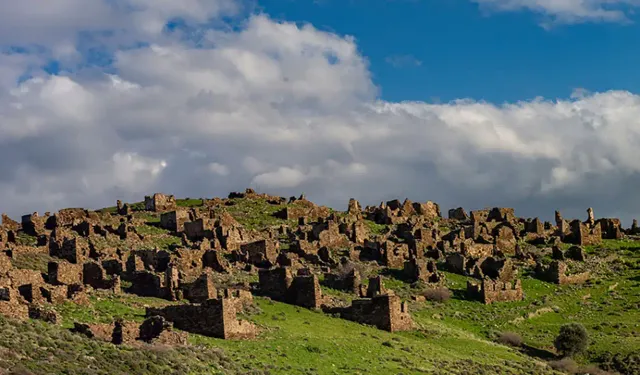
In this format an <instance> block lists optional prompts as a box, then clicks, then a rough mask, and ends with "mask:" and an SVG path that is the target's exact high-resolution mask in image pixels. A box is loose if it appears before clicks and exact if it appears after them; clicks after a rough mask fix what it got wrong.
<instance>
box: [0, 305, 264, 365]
mask: <svg viewBox="0 0 640 375" xmlns="http://www.w3.org/2000/svg"><path fill="white" fill-rule="evenodd" d="M5 371H6V372H5ZM0 373H7V374H43V375H44V374H69V375H75V374H78V375H79V374H100V375H103V374H104V375H106V374H109V375H111V374H122V375H125V374H244V373H247V372H246V371H244V370H243V369H242V368H241V366H240V365H239V364H236V363H234V362H232V361H231V360H230V359H229V358H228V357H227V356H226V355H225V354H224V353H223V352H222V351H221V350H219V349H215V348H194V347H175V348H166V347H154V346H151V345H142V346H141V347H136V348H132V347H129V346H115V345H112V344H109V343H104V342H100V341H98V340H96V339H89V338H86V337H84V336H82V335H79V334H73V333H71V332H70V331H69V330H67V329H63V328H62V327H59V326H55V325H52V324H47V323H43V322H37V321H28V322H24V323H19V322H15V321H9V320H6V319H4V318H3V317H2V316H0ZM260 373H262V372H261V371H256V372H254V374H260Z"/></svg>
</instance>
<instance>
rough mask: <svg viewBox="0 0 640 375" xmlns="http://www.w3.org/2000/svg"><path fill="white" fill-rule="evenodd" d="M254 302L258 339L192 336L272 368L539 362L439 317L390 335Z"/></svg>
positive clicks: (501, 366)
mask: <svg viewBox="0 0 640 375" xmlns="http://www.w3.org/2000/svg"><path fill="white" fill-rule="evenodd" d="M256 303H257V305H258V306H259V307H260V309H261V310H262V313H261V314H258V315H253V316H251V320H253V321H254V322H256V323H257V324H258V325H259V326H260V327H262V329H263V333H262V335H261V336H260V338H259V339H258V340H256V341H248V342H238V341H225V340H219V339H213V338H208V337H203V336H198V335H192V336H191V340H192V342H193V343H196V344H204V345H207V346H215V347H221V348H224V349H225V351H226V352H227V353H229V355H230V357H231V358H232V359H234V360H236V361H243V362H249V363H250V364H251V365H252V366H260V364H269V365H270V366H269V369H270V372H271V373H273V374H305V373H312V374H401V373H404V374H419V373H432V374H444V373H451V374H457V373H463V372H462V369H466V370H471V371H474V370H473V369H475V371H476V372H474V373H482V371H483V370H484V371H487V370H488V369H492V370H495V371H497V372H489V373H503V374H520V373H522V374H524V373H534V372H527V371H526V370H525V369H535V367H536V365H534V364H533V362H532V361H531V360H528V359H527V358H525V357H523V356H521V355H519V354H517V353H516V352H514V351H512V350H510V349H507V348H506V347H503V346H499V345H495V344H492V343H489V342H487V341H484V340H481V339H478V338H477V337H475V336H473V335H470V334H468V333H465V332H462V331H459V330H455V329H451V328H448V327H445V326H443V325H442V324H440V323H439V322H423V327H422V328H421V329H420V330H418V331H413V332H402V333H395V334H392V333H389V332H385V331H381V330H378V329H375V328H372V327H367V326H364V325H361V324H357V323H354V322H349V321H346V320H343V319H339V318H333V317H330V316H328V315H326V314H323V313H321V312H315V311H310V310H307V309H303V308H298V307H296V306H291V305H286V304H282V303H277V302H271V301H268V300H264V299H259V298H258V299H257V301H256ZM445 371H446V372H445ZM539 373H542V372H539Z"/></svg>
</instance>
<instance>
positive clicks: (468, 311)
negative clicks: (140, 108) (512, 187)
mask: <svg viewBox="0 0 640 375" xmlns="http://www.w3.org/2000/svg"><path fill="white" fill-rule="evenodd" d="M638 235H640V228H638V225H637V223H636V222H635V221H634V224H633V225H632V227H631V228H622V227H621V225H620V221H619V220H617V219H615V218H599V219H596V217H595V214H594V212H593V210H591V209H588V210H587V218H586V220H584V221H582V220H579V219H572V220H567V219H565V218H563V217H562V215H561V213H560V212H556V213H555V222H554V223H549V222H542V221H540V220H539V219H537V218H519V217H517V216H516V213H515V211H514V210H513V209H511V208H499V207H496V208H487V209H484V210H476V211H471V212H469V213H467V212H466V211H465V210H464V209H463V208H460V207H459V208H453V209H451V210H448V211H447V212H446V214H443V212H441V208H440V207H439V205H438V204H436V203H434V202H424V203H420V202H412V201H410V200H408V199H405V200H404V201H400V200H393V201H389V202H384V203H381V204H380V205H379V206H371V207H361V206H360V204H359V203H358V201H357V200H355V199H352V200H351V201H350V202H349V205H348V210H347V211H344V212H342V211H335V210H333V209H330V208H328V207H324V206H319V205H316V204H314V203H313V202H311V201H309V200H307V199H306V198H305V197H304V196H300V197H290V198H285V197H278V196H270V195H266V194H259V193H256V192H255V191H253V190H251V189H247V190H246V191H244V192H234V193H231V194H229V196H228V197H226V198H200V199H191V198H186V199H176V198H175V197H174V196H171V195H165V194H160V193H157V194H154V195H151V196H147V197H144V200H143V201H141V202H131V203H123V202H120V201H118V202H117V204H116V205H115V206H114V207H108V208H104V209H100V210H85V209H82V208H69V209H63V210H60V211H58V212H56V213H54V214H50V213H44V214H43V215H40V214H38V213H32V214H29V215H24V216H23V217H21V218H20V219H19V220H13V219H11V218H9V217H7V216H6V215H3V216H2V225H1V226H0V247H1V248H2V252H0V373H3V371H4V372H6V373H16V374H29V373H33V374H45V373H47V374H48V373H67V374H85V373H87V374H89V373H91V374H96V373H97V374H114V373H117V374H128V373H158V374H159V373H181V374H182V373H190V374H202V373H212V374H223V373H224V374H226V373H228V374H422V373H423V374H554V373H558V370H560V371H565V372H570V373H591V374H593V373H598V372H600V373H605V372H604V371H603V370H597V369H596V368H595V366H599V367H600V368H602V369H604V370H607V371H609V372H610V373H615V372H619V373H622V374H638V373H640V358H639V355H638V353H640V237H638ZM568 322H577V323H580V324H582V325H583V326H584V327H585V328H586V329H587V331H588V333H589V341H590V342H589V346H588V348H587V350H586V351H585V352H584V353H582V354H580V355H577V356H574V358H573V360H572V361H575V363H574V362H572V361H569V360H566V359H565V360H560V355H559V353H557V352H556V349H555V348H554V345H553V342H554V338H555V337H556V336H557V335H558V332H559V331H560V327H561V326H562V325H563V324H565V323H568Z"/></svg>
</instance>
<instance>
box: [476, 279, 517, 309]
mask: <svg viewBox="0 0 640 375" xmlns="http://www.w3.org/2000/svg"><path fill="white" fill-rule="evenodd" d="M467 295H468V296H469V298H471V299H477V300H480V301H482V303H484V304H485V305H489V304H491V303H494V302H510V301H521V300H522V299H523V298H524V294H523V292H522V283H521V281H520V280H516V281H515V282H513V283H512V282H508V281H507V282H504V281H500V280H490V279H484V280H482V281H481V282H480V283H476V282H473V281H467Z"/></svg>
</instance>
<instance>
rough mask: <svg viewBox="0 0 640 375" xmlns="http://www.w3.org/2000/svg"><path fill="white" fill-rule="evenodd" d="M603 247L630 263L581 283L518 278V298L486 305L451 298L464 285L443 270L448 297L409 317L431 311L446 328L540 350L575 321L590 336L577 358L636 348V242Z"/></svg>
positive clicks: (639, 300)
mask: <svg viewBox="0 0 640 375" xmlns="http://www.w3.org/2000/svg"><path fill="white" fill-rule="evenodd" d="M604 247H606V248H609V249H613V250H614V252H615V253H617V254H619V255H622V256H623V258H624V259H625V260H626V262H627V263H630V265H631V267H629V268H628V269H626V270H621V271H617V272H611V273H609V274H607V275H604V276H601V277H598V278H597V280H596V281H595V282H594V283H592V284H590V285H584V286H558V285H553V284H549V283H545V282H542V281H540V280H536V279H533V278H531V277H523V280H522V281H523V289H524V291H525V300H524V301H521V302H511V303H500V304H493V305H489V306H485V305H483V304H480V303H477V302H473V301H468V300H464V299H463V298H456V297H455V296H456V295H457V296H460V295H461V294H462V293H463V290H464V289H465V288H466V278H465V277H462V276H459V275H454V274H450V273H447V278H448V284H449V287H450V288H451V289H452V290H453V291H454V298H452V299H451V300H450V301H448V302H446V303H445V304H440V305H427V308H425V309H424V310H422V311H420V312H417V313H416V314H415V316H416V318H417V319H418V320H421V319H425V318H428V317H431V316H433V315H434V314H437V315H439V316H441V317H442V322H443V323H444V324H446V325H447V326H449V327H456V328H461V329H464V330H467V331H469V332H473V333H476V334H478V335H480V336H482V337H487V336H491V334H492V332H496V331H513V332H517V333H519V334H520V335H521V336H522V337H523V338H524V340H525V343H527V344H528V345H531V346H535V347H537V348H541V349H546V350H553V339H554V338H555V336H556V335H557V334H558V332H559V330H560V326H561V325H562V324H565V323H568V322H578V323H581V324H583V325H585V327H586V328H587V330H588V331H589V334H590V338H591V345H590V348H589V350H588V353H587V355H586V358H582V359H583V360H591V361H595V360H596V359H597V358H598V357H599V356H600V355H601V354H603V353H605V352H611V353H623V354H625V353H632V352H640V309H639V307H640V268H638V262H639V261H640V242H631V241H606V243H605V245H604ZM625 248H630V249H625ZM590 252H592V253H597V252H598V251H597V250H594V249H590ZM614 286H615V287H614ZM536 312H538V314H536ZM530 314H532V315H531V316H530ZM529 316H530V317H529Z"/></svg>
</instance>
